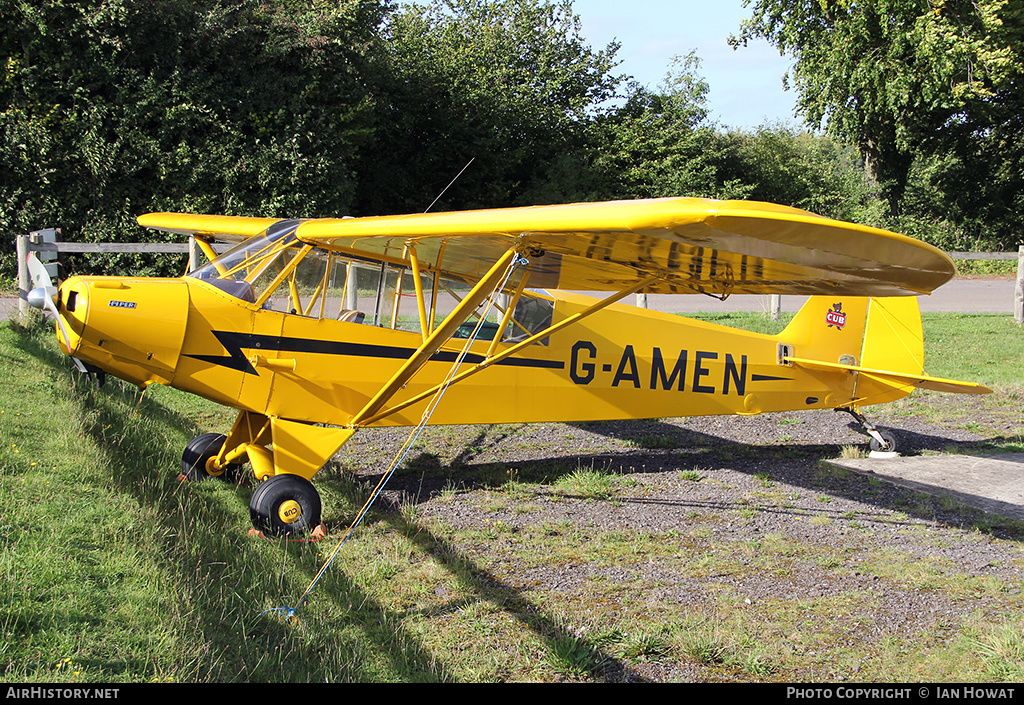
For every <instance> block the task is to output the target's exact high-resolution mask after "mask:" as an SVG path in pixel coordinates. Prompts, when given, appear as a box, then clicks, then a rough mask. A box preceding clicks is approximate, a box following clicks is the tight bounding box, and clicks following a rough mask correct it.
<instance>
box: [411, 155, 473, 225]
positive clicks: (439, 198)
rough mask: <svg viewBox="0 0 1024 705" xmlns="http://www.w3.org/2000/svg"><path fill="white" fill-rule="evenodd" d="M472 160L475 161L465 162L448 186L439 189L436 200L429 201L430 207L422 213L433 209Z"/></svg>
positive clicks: (471, 158)
mask: <svg viewBox="0 0 1024 705" xmlns="http://www.w3.org/2000/svg"><path fill="white" fill-rule="evenodd" d="M474 159H476V157H470V159H469V161H468V162H466V166H464V167H462V169H461V170H460V171H459V173H458V174H456V175H455V178H454V179H452V180H451V181H449V182H448V185H447V186H445V187H444V188H443V189H441V193H439V194H437V198H435V199H434V200H433V201H431V203H430V205H429V206H427V210H425V211H423V212H424V213H427V212H428V211H429V210H430V209H431V208H433V207H434V204H436V203H437V202H438V201H440V200H441V196H443V195H444V194H445V192H446V191H447V190H448V189H450V188H451V187H452V184H454V183H455V182H456V181H458V180H459V177H460V176H462V172H463V171H465V170H466V169H468V168H469V165H470V164H472V163H473V160H474Z"/></svg>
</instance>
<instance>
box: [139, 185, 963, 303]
mask: <svg viewBox="0 0 1024 705" xmlns="http://www.w3.org/2000/svg"><path fill="white" fill-rule="evenodd" d="M189 218H211V220H210V221H204V222H202V223H200V222H199V221H196V227H199V226H201V228H200V229H202V230H203V231H204V232H216V228H218V227H220V228H223V229H226V228H231V229H232V230H233V231H234V232H237V231H238V230H239V229H241V225H238V226H235V225H232V223H231V219H230V218H226V217H216V216H185V215H177V214H150V215H147V216H142V217H141V218H140V219H139V222H140V224H142V225H145V226H147V227H155V228H158V229H165V230H166V229H171V228H170V227H168V225H173V229H174V231H175V232H184V231H188V229H189V227H191V225H190V224H189V220H188V219H189ZM218 218H219V221H223V223H224V224H223V225H222V224H221V223H220V222H219V221H218V220H217V219H218ZM258 220H265V219H246V222H245V226H246V227H250V226H255V221H258ZM271 222H273V221H272V220H271ZM296 236H297V237H298V239H299V240H301V241H303V242H306V243H309V244H312V245H315V246H319V247H323V248H327V249H335V250H339V251H342V252H346V253H349V254H352V255H355V256H360V257H365V258H368V259H373V260H383V261H389V262H393V263H396V264H401V263H407V262H409V260H410V257H411V254H410V253H411V252H414V253H415V257H416V258H417V260H418V265H419V266H420V267H421V268H422V269H425V270H433V271H440V272H442V273H446V274H449V275H456V276H459V277H462V278H465V279H466V280H476V279H479V278H480V277H482V276H484V275H485V274H486V272H487V271H488V269H489V267H491V265H493V264H494V262H496V261H497V260H498V259H499V258H500V257H501V256H502V255H503V254H504V253H505V252H507V251H508V250H509V249H515V250H516V251H517V252H519V253H520V254H522V255H524V256H526V257H527V258H528V259H529V260H530V266H529V272H530V284H529V285H530V286H531V287H535V288H548V289H567V290H577V291H621V290H624V289H626V288H628V287H630V286H632V285H634V284H635V283H636V282H638V281H641V280H644V279H647V278H650V277H652V276H654V277H658V279H657V280H656V281H654V282H653V283H650V284H648V285H647V286H645V287H644V288H642V289H640V291H641V292H643V293H652V294H653V293H675V294H684V293H706V294H711V295H715V296H721V297H724V296H728V295H730V294H796V295H813V294H832V295H856V296H897V295H913V294H923V293H930V292H931V291H933V290H934V289H936V288H938V287H939V286H941V285H942V284H944V283H946V282H947V281H949V280H950V279H951V278H952V277H953V276H954V274H955V272H956V270H955V267H954V265H953V261H952V260H951V259H950V258H949V257H948V256H947V255H945V254H944V253H943V252H942V251H940V250H938V249H936V248H934V247H932V246H931V245H928V244H926V243H923V242H920V241H918V240H914V239H912V238H908V237H905V236H902V235H898V234H896V233H892V232H888V231H884V230H879V229H876V228H870V227H866V226H861V225H855V224H852V223H846V222H842V221H836V220H831V219H828V218H823V217H821V216H818V215H815V214H813V213H809V212H807V211H802V210H798V209H795V208H788V207H785V206H778V205H774V204H770V203H759V202H752V201H716V200H709V199H700V198H664V199H648V200H634V201H610V202H601V203H577V204H570V205H553V206H531V207H524V208H503V209H490V210H477V211H455V212H443V213H422V214H414V215H398V216H376V217H367V218H337V219H334V218H332V219H312V220H306V221H303V222H302V223H301V224H300V225H299V227H298V230H297V231H296Z"/></svg>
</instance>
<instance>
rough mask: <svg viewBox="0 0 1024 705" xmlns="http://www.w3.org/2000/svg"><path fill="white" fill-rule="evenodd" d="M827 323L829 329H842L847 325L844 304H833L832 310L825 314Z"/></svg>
mask: <svg viewBox="0 0 1024 705" xmlns="http://www.w3.org/2000/svg"><path fill="white" fill-rule="evenodd" d="M825 322H826V323H828V327H829V328H833V327H835V328H839V329H842V328H843V326H845V325H846V314H845V313H843V304H842V303H838V304H832V310H831V311H829V312H828V313H826V314H825Z"/></svg>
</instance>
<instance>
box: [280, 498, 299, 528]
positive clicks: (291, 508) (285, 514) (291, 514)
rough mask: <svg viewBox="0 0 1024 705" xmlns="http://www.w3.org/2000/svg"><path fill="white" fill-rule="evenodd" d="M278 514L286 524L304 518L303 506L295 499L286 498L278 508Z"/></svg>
mask: <svg viewBox="0 0 1024 705" xmlns="http://www.w3.org/2000/svg"><path fill="white" fill-rule="evenodd" d="M277 516H278V517H280V519H281V521H283V522H284V523H285V524H294V523H295V522H297V521H298V520H299V519H301V518H302V507H301V506H299V503H298V502H296V501H295V500H294V499H286V500H285V501H283V502H281V506H280V507H278V508H277Z"/></svg>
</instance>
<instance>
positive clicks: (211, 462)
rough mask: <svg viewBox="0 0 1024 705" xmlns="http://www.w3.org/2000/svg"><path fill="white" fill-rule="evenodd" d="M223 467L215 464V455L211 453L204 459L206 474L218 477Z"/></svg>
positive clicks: (222, 471)
mask: <svg viewBox="0 0 1024 705" xmlns="http://www.w3.org/2000/svg"><path fill="white" fill-rule="evenodd" d="M223 473H224V468H222V467H219V466H218V465H217V456H216V455H213V456H210V457H209V458H207V459H206V474H207V475H209V476H210V477H220V476H221V475H222V474H223Z"/></svg>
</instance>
